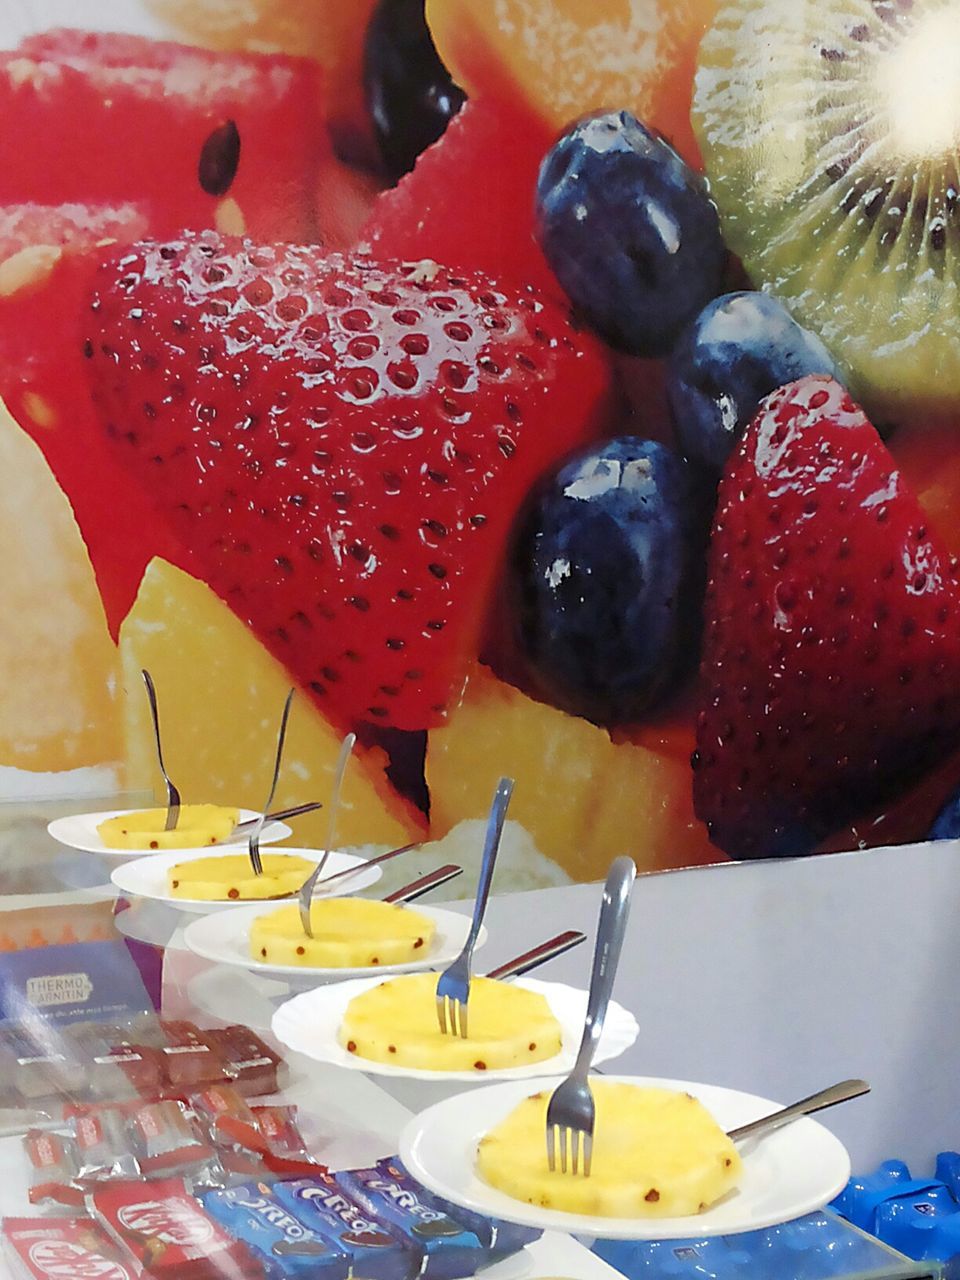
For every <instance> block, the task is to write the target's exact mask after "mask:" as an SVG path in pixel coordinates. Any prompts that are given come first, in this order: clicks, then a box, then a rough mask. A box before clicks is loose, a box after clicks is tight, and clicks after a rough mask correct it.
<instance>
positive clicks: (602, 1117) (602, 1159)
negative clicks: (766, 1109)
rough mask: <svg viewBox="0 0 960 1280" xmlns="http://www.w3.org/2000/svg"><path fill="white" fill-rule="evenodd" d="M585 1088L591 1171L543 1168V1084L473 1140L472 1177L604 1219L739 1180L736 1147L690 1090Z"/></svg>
mask: <svg viewBox="0 0 960 1280" xmlns="http://www.w3.org/2000/svg"><path fill="white" fill-rule="evenodd" d="M590 1087H591V1090H592V1092H593V1096H594V1100H595V1102H596V1107H597V1120H596V1130H595V1133H594V1139H593V1161H592V1165H591V1170H590V1177H589V1178H573V1177H571V1176H570V1175H569V1174H565V1173H561V1172H560V1170H559V1168H558V1169H557V1170H556V1171H554V1172H553V1173H551V1172H550V1170H549V1168H548V1167H547V1152H546V1141H545V1134H546V1123H547V1104H548V1102H549V1101H550V1094H549V1093H547V1092H543V1093H535V1094H533V1096H532V1097H529V1098H524V1100H523V1102H521V1103H520V1105H519V1106H518V1107H515V1108H514V1110H513V1111H511V1112H510V1114H509V1115H508V1116H507V1117H506V1119H505V1120H502V1121H501V1122H500V1124H498V1125H497V1126H496V1128H494V1129H492V1130H491V1131H490V1133H488V1134H487V1135H486V1136H485V1137H483V1138H481V1139H480V1143H479V1146H478V1149H477V1172H478V1173H479V1175H480V1177H481V1178H482V1179H483V1180H484V1181H485V1182H488V1183H489V1184H490V1186H492V1187H496V1188H497V1189H498V1190H499V1191H503V1192H505V1193H506V1194H507V1195H508V1196H513V1198H514V1199H515V1200H523V1201H524V1202H525V1203H527V1204H533V1205H537V1206H539V1207H542V1208H544V1209H560V1210H562V1211H564V1212H566V1213H578V1214H590V1215H595V1216H597V1217H606V1218H673V1217H677V1218H680V1217H687V1216H688V1215H691V1214H696V1213H702V1212H703V1210H704V1209H707V1208H709V1206H710V1205H712V1204H714V1203H715V1202H716V1201H717V1200H719V1199H720V1197H721V1196H725V1195H726V1194H727V1193H728V1192H729V1191H732V1190H733V1189H734V1188H735V1187H736V1186H737V1183H738V1181H739V1179H740V1176H741V1171H742V1163H741V1160H740V1156H739V1154H738V1152H737V1149H736V1147H735V1146H734V1145H733V1143H732V1142H731V1141H730V1139H729V1138H728V1137H727V1135H726V1134H725V1133H724V1132H723V1130H722V1129H721V1128H720V1126H719V1125H718V1124H717V1122H716V1121H715V1120H714V1118H713V1116H711V1114H710V1112H709V1111H707V1109H706V1107H704V1106H703V1104H702V1103H700V1102H698V1101H697V1099H696V1098H694V1097H692V1096H691V1095H690V1094H689V1093H677V1092H675V1091H674V1090H672V1089H654V1088H641V1087H639V1086H637V1085H632V1084H618V1083H616V1082H614V1081H610V1080H598V1079H593V1080H591V1082H590Z"/></svg>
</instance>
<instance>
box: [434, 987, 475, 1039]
mask: <svg viewBox="0 0 960 1280" xmlns="http://www.w3.org/2000/svg"><path fill="white" fill-rule="evenodd" d="M469 996H470V989H469V987H468V988H467V999H463V1000H461V999H458V998H457V997H456V996H451V995H443V996H442V995H440V994H439V992H438V994H437V1021H438V1022H439V1024H440V1032H441V1034H442V1035H445V1036H446V1035H451V1036H459V1037H460V1039H461V1040H466V1039H467V1002H468V999H469ZM448 1027H449V1030H448V1029H447V1028H448Z"/></svg>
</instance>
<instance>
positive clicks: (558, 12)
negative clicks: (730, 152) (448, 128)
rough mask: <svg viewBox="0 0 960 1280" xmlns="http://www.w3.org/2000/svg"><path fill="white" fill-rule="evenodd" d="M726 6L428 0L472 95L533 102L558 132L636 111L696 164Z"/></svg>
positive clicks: (660, 0)
mask: <svg viewBox="0 0 960 1280" xmlns="http://www.w3.org/2000/svg"><path fill="white" fill-rule="evenodd" d="M716 5H717V0H656V2H655V0H427V22H428V23H429V26H430V29H431V31H432V32H433V38H434V40H435V42H436V45H437V49H438V51H439V53H440V56H441V58H442V59H443V61H444V62H445V63H446V65H447V66H448V67H449V68H450V70H451V72H452V74H453V76H454V79H455V80H457V82H458V83H459V84H461V85H462V86H463V88H465V89H466V91H467V93H468V94H470V95H480V94H483V93H492V94H494V95H496V96H501V97H502V96H503V95H504V94H505V93H507V92H509V91H510V90H511V89H512V90H513V91H514V92H516V93H519V94H521V95H522V96H524V97H526V98H527V99H528V100H529V101H530V102H531V103H532V104H533V105H534V106H535V107H536V108H537V109H538V110H539V111H540V113H541V114H542V115H543V116H544V117H545V118H546V119H548V120H549V121H550V122H551V123H552V124H553V125H554V126H555V127H556V128H557V129H558V130H559V129H563V128H564V127H565V126H566V125H568V124H569V123H570V122H571V121H573V120H575V119H577V118H578V117H579V116H582V115H586V114H587V113H588V112H590V111H597V110H610V109H614V108H621V107H622V108H627V109H628V110H630V111H632V112H633V114H634V115H635V116H636V117H637V118H638V119H639V120H641V121H643V123H644V124H647V125H649V126H651V127H653V128H656V129H659V130H660V131H661V132H662V133H664V134H665V135H666V136H667V137H668V138H669V139H670V141H671V142H672V143H673V145H674V146H675V147H676V148H677V150H678V151H680V153H681V154H682V155H683V156H684V158H685V159H686V160H687V161H689V162H691V163H693V162H695V161H697V160H698V157H699V152H698V150H697V146H696V143H695V142H694V138H693V132H692V129H691V126H690V102H691V98H692V95H693V73H694V69H695V61H696V53H697V48H698V46H699V44H700V40H701V38H702V37H703V35H704V33H705V32H706V30H707V27H708V26H709V25H710V22H711V20H712V18H713V13H714V10H715V9H716Z"/></svg>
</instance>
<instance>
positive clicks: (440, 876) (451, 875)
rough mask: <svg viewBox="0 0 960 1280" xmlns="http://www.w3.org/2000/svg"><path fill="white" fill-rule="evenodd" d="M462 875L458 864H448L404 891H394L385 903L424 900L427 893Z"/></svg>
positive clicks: (407, 886)
mask: <svg viewBox="0 0 960 1280" xmlns="http://www.w3.org/2000/svg"><path fill="white" fill-rule="evenodd" d="M462 875H463V867H458V866H457V865H456V863H453V862H448V863H447V865H446V866H445V867H437V869H436V871H428V872H427V874H426V875H425V876H420V877H419V878H418V879H417V880H413V881H412V882H411V883H410V884H405V885H404V886H403V888H402V889H394V891H393V893H388V894H387V896H386V897H385V898H384V902H396V903H399V902H414V901H415V900H416V899H417V898H422V897H423V895H424V894H425V893H429V892H430V891H431V889H439V888H440V886H441V885H442V884H446V883H447V881H448V880H455V879H456V878H457V876H462Z"/></svg>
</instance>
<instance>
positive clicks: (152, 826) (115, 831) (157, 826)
mask: <svg viewBox="0 0 960 1280" xmlns="http://www.w3.org/2000/svg"><path fill="white" fill-rule="evenodd" d="M166 816H167V811H166V809H140V810H138V811H137V812H135V813H122V814H119V815H118V816H117V817H115V818H107V819H106V820H105V821H104V822H101V823H100V824H99V826H98V827H97V834H98V835H99V836H100V839H101V840H102V841H103V843H104V844H105V845H106V846H107V848H108V849H203V848H205V847H206V846H207V845H210V844H219V843H220V841H221V840H226V838H227V837H228V836H229V835H230V833H231V832H232V831H233V829H234V827H235V826H236V825H237V821H238V819H239V817H240V810H239V809H228V808H226V807H225V806H222V805H216V804H185V805H181V807H180V816H179V818H178V819H177V825H176V826H175V827H174V828H173V830H172V831H165V830H164V826H163V824H164V821H165V820H166Z"/></svg>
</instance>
